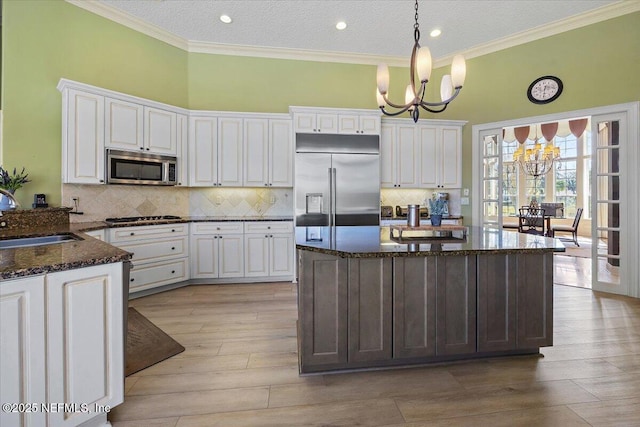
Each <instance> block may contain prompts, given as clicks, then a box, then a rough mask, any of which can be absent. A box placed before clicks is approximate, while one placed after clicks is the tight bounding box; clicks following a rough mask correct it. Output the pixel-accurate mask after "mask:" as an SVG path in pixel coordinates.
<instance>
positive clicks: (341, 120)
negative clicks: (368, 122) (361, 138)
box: [338, 114, 360, 135]
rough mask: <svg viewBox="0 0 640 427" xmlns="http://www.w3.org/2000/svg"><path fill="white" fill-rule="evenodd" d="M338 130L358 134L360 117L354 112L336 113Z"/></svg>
mask: <svg viewBox="0 0 640 427" xmlns="http://www.w3.org/2000/svg"><path fill="white" fill-rule="evenodd" d="M338 132H339V133H343V134H354V135H355V134H359V133H360V117H359V116H357V115H355V114H340V115H338Z"/></svg>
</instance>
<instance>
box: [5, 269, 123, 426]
mask: <svg viewBox="0 0 640 427" xmlns="http://www.w3.org/2000/svg"><path fill="white" fill-rule="evenodd" d="M122 268H123V266H122V263H114V264H106V265H99V266H93V267H87V268H80V269H74V270H68V271H63V272H57V273H50V274H47V275H43V276H36V277H28V278H24V279H16V280H9V281H6V282H3V283H2V286H0V307H1V308H0V316H1V320H2V323H1V331H2V332H1V335H0V340H1V341H0V342H1V350H0V351H1V352H2V357H1V359H0V366H1V377H2V381H1V391H2V392H1V400H2V402H3V403H28V404H31V403H34V404H38V405H40V404H55V405H56V407H55V408H56V409H55V410H52V411H48V412H44V411H43V409H42V407H40V406H39V407H38V411H37V412H31V413H29V412H20V413H18V412H5V411H2V412H1V413H0V424H2V425H3V426H4V425H7V426H27V425H47V426H51V427H56V426H63V427H65V426H69V427H70V426H78V425H80V424H82V423H85V422H90V423H93V422H95V423H96V425H97V424H98V420H99V419H101V420H104V422H106V412H108V411H109V410H110V408H113V407H115V406H116V405H119V404H120V403H122V402H123V399H124V358H123V354H124V348H123V344H124V336H123V335H124V330H123V309H124V308H123V295H122V289H123V286H122ZM44 313H46V317H45V315H44ZM45 343H46V344H45ZM47 387H48V388H47ZM58 405H59V406H58ZM62 405H64V406H62ZM74 409H75V410H74ZM104 422H103V424H104ZM92 425H93V424H92Z"/></svg>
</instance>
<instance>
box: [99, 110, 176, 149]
mask: <svg viewBox="0 0 640 427" xmlns="http://www.w3.org/2000/svg"><path fill="white" fill-rule="evenodd" d="M105 104H106V106H105V113H106V116H105V123H106V127H105V146H106V147H108V148H117V149H121V150H129V151H139V150H142V151H148V152H150V153H155V154H166V155H171V156H175V155H176V154H177V152H176V151H177V150H176V113H174V112H171V111H166V110H162V109H160V108H154V107H147V106H144V105H141V104H136V103H133V102H127V101H123V100H120V99H112V98H106V100H105Z"/></svg>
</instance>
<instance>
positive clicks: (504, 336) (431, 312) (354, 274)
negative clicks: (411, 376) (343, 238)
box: [298, 239, 553, 373]
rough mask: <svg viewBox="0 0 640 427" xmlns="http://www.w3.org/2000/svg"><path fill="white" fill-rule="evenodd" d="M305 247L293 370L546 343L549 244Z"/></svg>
mask: <svg viewBox="0 0 640 427" xmlns="http://www.w3.org/2000/svg"><path fill="white" fill-rule="evenodd" d="M549 240H551V239H549ZM550 244H551V243H550ZM303 246H304V245H300V244H299V245H298V261H299V271H298V277H299V285H298V286H299V305H298V310H299V316H298V322H299V323H298V342H299V350H300V351H299V361H300V372H301V373H312V372H324V371H336V370H346V369H364V368H379V367H385V366H389V367H391V366H400V365H418V364H426V363H434V362H442V361H450V360H460V359H469V358H479V357H490V356H504V355H514V354H535V353H538V351H539V348H540V347H544V346H550V345H552V343H553V317H552V313H553V305H552V290H553V287H552V286H553V251H552V250H546V251H543V250H540V251H526V250H525V251H521V252H518V251H505V252H504V253H500V252H497V251H492V252H488V253H481V252H471V253H467V254H465V253H463V252H461V251H458V252H456V253H447V252H440V253H431V254H429V253H427V252H425V253H424V255H422V256H419V255H414V254H411V255H408V254H407V253H398V254H397V256H396V254H389V253H385V254H381V255H380V256H379V257H373V256H371V255H372V254H369V256H363V255H362V254H358V256H353V257H349V256H345V254H344V253H341V254H340V255H331V254H327V253H322V252H323V251H319V250H317V248H308V249H311V250H305V248H304V247H303ZM427 246H428V245H427ZM325 252H330V251H325ZM390 255H391V256H390Z"/></svg>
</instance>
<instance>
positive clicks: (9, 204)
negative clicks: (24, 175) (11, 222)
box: [0, 190, 16, 211]
mask: <svg viewBox="0 0 640 427" xmlns="http://www.w3.org/2000/svg"><path fill="white" fill-rule="evenodd" d="M7 191H8V192H9V193H11V194H13V193H14V192H15V190H7ZM15 208H16V203H15V202H14V201H13V200H12V199H11V198H9V197H7V196H5V195H4V194H2V193H0V211H8V210H10V209H15Z"/></svg>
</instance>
